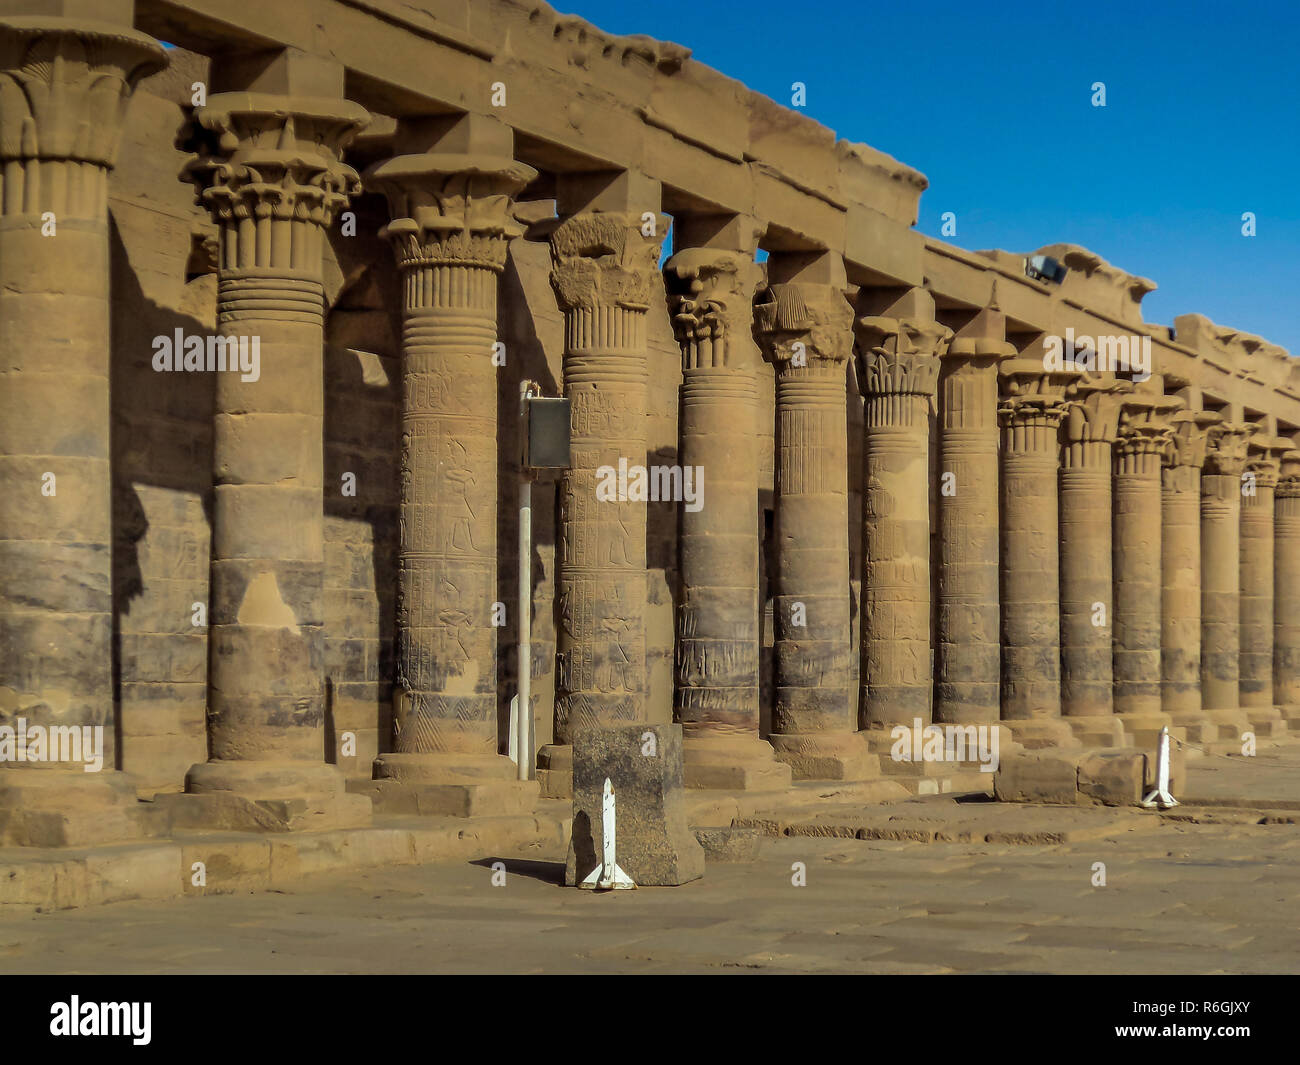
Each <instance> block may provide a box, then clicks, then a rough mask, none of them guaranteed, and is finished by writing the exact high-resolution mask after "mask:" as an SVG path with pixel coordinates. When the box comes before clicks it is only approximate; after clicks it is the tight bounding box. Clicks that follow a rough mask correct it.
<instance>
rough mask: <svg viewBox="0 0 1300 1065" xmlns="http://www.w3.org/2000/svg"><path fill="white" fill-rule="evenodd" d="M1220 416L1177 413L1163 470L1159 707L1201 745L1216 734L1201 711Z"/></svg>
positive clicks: (1210, 413)
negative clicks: (1205, 542) (1205, 500)
mask: <svg viewBox="0 0 1300 1065" xmlns="http://www.w3.org/2000/svg"><path fill="white" fill-rule="evenodd" d="M1220 420H1221V418H1220V416H1219V415H1218V414H1215V413H1213V412H1211V411H1183V412H1182V413H1180V414H1175V415H1174V416H1173V418H1172V419H1171V421H1172V427H1173V439H1172V441H1171V442H1170V446H1169V449H1168V450H1167V451H1166V453H1165V463H1164V468H1163V470H1162V473H1161V476H1162V486H1161V515H1160V542H1161V573H1162V576H1161V589H1160V673H1161V685H1160V696H1161V697H1160V705H1161V709H1163V710H1164V711H1165V713H1167V714H1169V715H1170V718H1171V719H1172V720H1173V722H1174V724H1175V725H1177V726H1179V727H1180V728H1182V729H1184V730H1185V732H1186V735H1187V739H1188V740H1189V741H1190V742H1192V743H1195V744H1198V745H1199V744H1202V743H1205V742H1207V741H1210V740H1213V739H1216V738H1217V736H1218V732H1217V729H1215V728H1213V727H1211V726H1210V724H1209V718H1208V717H1206V715H1205V711H1204V710H1202V709H1201V467H1202V465H1204V463H1205V451H1206V445H1207V436H1208V433H1209V430H1210V428H1211V426H1214V425H1217V424H1218V423H1219V421H1220Z"/></svg>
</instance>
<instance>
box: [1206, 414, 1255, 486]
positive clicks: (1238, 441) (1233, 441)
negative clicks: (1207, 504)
mask: <svg viewBox="0 0 1300 1065" xmlns="http://www.w3.org/2000/svg"><path fill="white" fill-rule="evenodd" d="M1259 430H1260V427H1259V426H1258V425H1251V424H1249V423H1248V422H1222V423H1220V424H1219V425H1216V426H1215V427H1214V428H1212V429H1211V430H1210V434H1209V446H1208V448H1207V450H1206V454H1205V472H1206V473H1208V474H1218V475H1222V476H1225V477H1240V476H1241V473H1242V471H1243V470H1244V469H1245V467H1246V458H1247V454H1248V450H1249V445H1250V438H1251V437H1252V436H1254V435H1255V434H1256V433H1257V432H1259Z"/></svg>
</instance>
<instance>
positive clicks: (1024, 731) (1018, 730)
mask: <svg viewBox="0 0 1300 1065" xmlns="http://www.w3.org/2000/svg"><path fill="white" fill-rule="evenodd" d="M1002 725H1003V726H1004V727H1005V728H1006V730H1007V731H1008V732H1010V733H1011V736H1012V738H1013V739H1014V740H1015V741H1016V743H1018V744H1019V745H1020V746H1021V747H1023V748H1024V749H1025V750H1027V751H1041V750H1046V749H1048V748H1060V749H1063V750H1072V749H1074V748H1076V747H1081V746H1082V744H1081V743H1080V742H1079V739H1078V737H1077V736H1076V735H1075V734H1074V730H1073V729H1072V728H1070V726H1069V725H1068V724H1066V722H1065V720H1064V719H1063V718H1059V717H1026V718H1006V719H1004V720H1003V721H1002Z"/></svg>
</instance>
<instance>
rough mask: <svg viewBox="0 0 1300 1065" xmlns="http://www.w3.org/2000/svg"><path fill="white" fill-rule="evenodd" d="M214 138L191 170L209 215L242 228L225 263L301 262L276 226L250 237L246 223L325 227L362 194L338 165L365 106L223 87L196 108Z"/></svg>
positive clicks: (363, 116)
mask: <svg viewBox="0 0 1300 1065" xmlns="http://www.w3.org/2000/svg"><path fill="white" fill-rule="evenodd" d="M195 117H196V119H197V121H198V123H199V125H200V126H201V127H202V128H203V129H205V130H208V131H210V132H211V133H212V134H213V135H214V136H215V138H216V143H215V146H214V149H213V150H211V151H209V152H205V153H203V154H201V157H200V158H199V159H197V160H195V161H194V162H193V163H191V164H190V167H189V170H190V172H191V174H192V175H193V176H194V178H195V179H196V180H197V181H198V182H199V183H200V184H201V185H202V186H203V191H202V194H201V198H202V200H203V202H204V203H205V204H206V205H207V207H208V209H209V210H210V211H211V212H212V216H213V218H214V220H216V221H217V223H218V224H221V225H223V226H224V227H225V228H226V229H227V232H228V235H229V233H230V232H240V233H241V235H242V236H243V238H244V239H245V240H253V241H255V243H254V244H253V245H251V246H245V247H241V248H240V249H239V257H238V261H237V262H230V261H229V260H228V265H230V266H240V267H247V266H259V267H262V266H265V267H286V268H288V267H295V268H296V267H299V266H301V265H303V263H302V262H300V261H299V258H298V256H292V261H289V258H288V257H289V256H290V255H291V252H292V249H291V248H290V247H289V245H290V244H291V243H292V238H290V239H289V240H285V239H284V237H280V239H279V240H277V235H276V232H275V230H274V229H273V228H272V229H270V230H269V231H268V230H266V229H265V228H263V229H262V231H261V232H257V233H256V234H255V233H254V232H253V231H252V230H249V229H246V228H244V227H247V226H249V225H250V224H251V225H252V226H262V227H264V226H265V223H268V222H270V223H275V222H292V223H300V224H302V223H306V224H310V225H313V226H315V227H318V228H323V227H325V226H328V225H329V224H330V223H331V222H332V221H333V219H334V215H335V213H336V212H337V211H338V210H339V209H340V208H342V207H343V206H344V205H345V204H346V203H347V202H348V200H349V199H350V198H351V197H352V196H354V195H356V194H357V193H358V192H360V191H361V181H360V179H359V178H358V177H357V173H356V171H355V170H353V169H352V167H350V166H348V165H347V164H346V163H344V162H343V159H342V155H343V149H344V148H345V147H347V145H348V144H349V143H350V142H351V140H352V138H353V136H355V135H356V133H357V132H358V131H359V130H361V129H362V128H364V127H365V125H366V123H367V122H368V121H369V115H368V114H367V113H366V111H365V109H364V108H362V107H360V106H359V105H357V104H354V103H351V102H350V101H347V100H337V99H324V98H320V99H316V98H311V97H299V96H292V97H286V96H277V95H271V94H267V93H248V92H229V93H219V94H218V95H216V96H213V97H210V98H209V100H208V105H207V106H206V107H204V108H202V109H200V110H199V111H198V112H197V113H196V116H195Z"/></svg>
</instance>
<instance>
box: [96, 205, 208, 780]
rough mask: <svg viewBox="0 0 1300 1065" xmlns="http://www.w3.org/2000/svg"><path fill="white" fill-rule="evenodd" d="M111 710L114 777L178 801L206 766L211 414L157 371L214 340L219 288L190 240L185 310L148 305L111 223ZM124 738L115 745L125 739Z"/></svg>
mask: <svg viewBox="0 0 1300 1065" xmlns="http://www.w3.org/2000/svg"><path fill="white" fill-rule="evenodd" d="M109 256H110V269H111V271H112V272H111V277H112V279H113V298H112V306H111V336H110V337H109V338H108V342H109V343H110V345H111V348H110V350H111V351H112V353H113V357H112V359H111V360H110V388H111V410H112V429H111V442H110V446H111V452H110V453H111V474H110V476H111V483H112V498H113V570H112V587H113V643H112V648H113V650H112V655H113V702H114V719H115V732H116V739H117V752H118V754H117V765H118V768H120V769H124V770H127V771H129V772H132V773H135V774H137V775H138V777H139V783H140V785H141V786H142V787H144V788H146V789H150V788H152V789H156V790H160V791H168V790H170V791H176V790H180V788H181V786H182V785H183V781H184V774H185V771H186V770H187V769H188V768H189V767H190V766H191V765H193V764H194V763H195V762H201V761H204V760H206V759H207V731H206V725H205V708H206V699H207V690H206V689H207V625H206V616H204V617H203V618H201V619H199V620H201V621H202V622H203V623H202V624H198V625H196V624H195V623H194V622H195V620H196V617H197V614H196V611H195V610H194V604H196V603H197V604H201V605H202V607H203V608H204V611H205V612H206V609H207V605H208V559H209V551H210V542H211V535H210V530H211V523H212V511H211V508H212V408H213V403H214V388H215V386H214V382H213V379H212V376H211V375H210V374H206V373H161V372H157V371H155V370H154V368H153V355H154V351H155V346H154V343H153V339H154V338H155V337H158V336H165V337H169V338H170V337H172V336H173V335H174V334H175V331H176V330H181V331H182V332H183V333H185V334H187V335H193V334H207V333H210V332H211V330H212V328H213V324H214V323H213V315H214V314H215V307H216V278H215V277H214V276H212V275H211V274H210V273H208V272H207V269H206V265H205V262H206V255H205V249H204V247H203V245H202V241H201V240H200V239H198V238H197V237H195V238H193V244H192V248H191V256H190V261H189V263H188V264H187V265H186V275H187V281H186V285H185V288H184V290H183V295H182V299H181V306H182V307H183V308H185V310H191V311H192V313H186V312H185V310H176V309H173V308H169V307H163V306H160V305H159V304H157V303H155V302H153V301H151V300H150V299H148V298H147V297H146V296H145V294H144V292H143V290H142V288H141V286H140V282H139V279H138V278H137V276H136V272H135V269H134V267H133V265H132V263H131V260H130V256H129V254H128V252H127V248H126V245H125V244H124V242H123V239H122V234H121V232H120V231H119V228H118V222H117V219H116V217H115V216H114V214H113V213H112V212H111V211H110V216H109ZM124 736H125V737H129V739H128V741H127V742H125V743H124V742H123V737H124Z"/></svg>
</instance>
